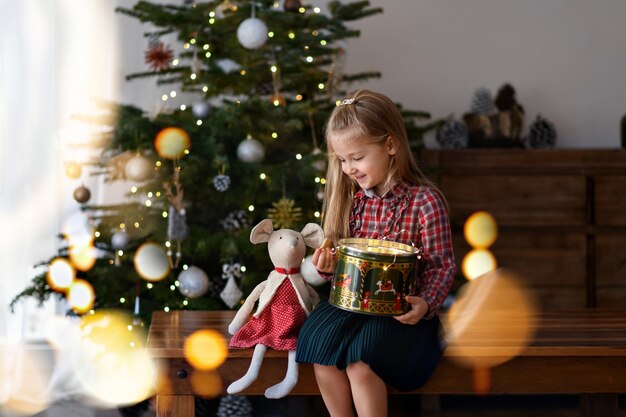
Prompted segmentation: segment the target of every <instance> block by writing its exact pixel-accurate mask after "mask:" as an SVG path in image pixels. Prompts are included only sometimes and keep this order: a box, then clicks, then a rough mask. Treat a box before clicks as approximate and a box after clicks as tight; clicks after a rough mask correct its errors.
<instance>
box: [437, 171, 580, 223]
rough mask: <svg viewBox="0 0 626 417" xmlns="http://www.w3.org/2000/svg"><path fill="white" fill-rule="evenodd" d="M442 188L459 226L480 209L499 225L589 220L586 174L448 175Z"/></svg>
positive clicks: (454, 219)
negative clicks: (493, 218) (490, 215)
mask: <svg viewBox="0 0 626 417" xmlns="http://www.w3.org/2000/svg"><path fill="white" fill-rule="evenodd" d="M440 186H441V189H442V191H443V193H444V194H445V196H446V198H447V199H448V201H449V202H450V217H451V219H452V221H453V222H455V223H457V224H462V222H464V221H465V219H466V218H467V217H468V216H469V215H470V214H472V213H473V212H476V211H479V210H486V211H488V212H490V213H491V214H492V215H493V216H494V217H495V218H496V221H497V222H498V224H499V225H511V226H518V225H519V226H521V225H530V226H552V225H563V226H580V225H585V224H586V221H587V203H586V200H587V184H586V179H585V177H584V176H582V175H556V176H555V175H509V176H502V175H471V174H468V175H456V174H454V175H452V174H446V175H442V176H441V177H440Z"/></svg>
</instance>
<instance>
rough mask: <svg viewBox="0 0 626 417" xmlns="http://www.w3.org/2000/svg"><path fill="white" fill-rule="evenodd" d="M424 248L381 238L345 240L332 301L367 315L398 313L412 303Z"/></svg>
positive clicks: (343, 307) (331, 296)
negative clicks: (416, 272) (411, 297)
mask: <svg viewBox="0 0 626 417" xmlns="http://www.w3.org/2000/svg"><path fill="white" fill-rule="evenodd" d="M419 259H421V250H419V249H418V248H416V247H414V246H410V245H406V244H403V243H397V242H391V241H387V240H379V239H360V238H351V239H342V240H340V241H339V249H338V250H337V267H336V268H335V274H334V276H333V280H332V285H331V293H330V297H329V300H328V301H329V302H330V303H331V304H333V305H335V306H337V307H339V308H342V309H345V310H350V311H354V312H358V313H364V314H374V315H387V316H396V315H401V314H404V313H406V312H407V311H408V310H409V308H410V306H409V304H408V303H407V302H406V301H405V299H404V297H405V296H406V295H408V294H413V293H415V291H414V290H415V289H414V288H413V285H414V282H413V280H414V279H415V270H416V268H418V261H419Z"/></svg>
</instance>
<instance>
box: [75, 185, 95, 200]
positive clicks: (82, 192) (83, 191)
mask: <svg viewBox="0 0 626 417" xmlns="http://www.w3.org/2000/svg"><path fill="white" fill-rule="evenodd" d="M90 198H91V191H89V188H87V187H85V186H84V185H81V186H80V187H78V188H77V189H75V190H74V200H76V201H78V202H79V203H86V202H87V201H89V199H90Z"/></svg>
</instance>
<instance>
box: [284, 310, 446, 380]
mask: <svg viewBox="0 0 626 417" xmlns="http://www.w3.org/2000/svg"><path fill="white" fill-rule="evenodd" d="M440 333H441V323H440V322H439V318H438V317H434V318H432V319H430V320H420V321H419V322H418V323H417V324H415V325H409V324H402V323H400V322H399V321H397V320H396V319H394V318H393V317H389V316H372V315H367V314H361V313H354V312H350V311H346V310H342V309H340V308H337V307H335V306H333V305H331V304H329V303H328V302H327V301H322V302H321V303H320V304H319V305H318V306H317V307H316V308H315V309H314V310H313V312H312V313H311V315H310V316H309V318H308V319H307V320H306V321H305V322H304V326H303V327H302V329H301V330H300V335H299V336H298V348H297V351H296V361H297V362H301V363H317V364H320V365H327V366H336V367H337V368H339V369H342V370H343V369H345V368H346V367H347V366H348V365H349V364H351V363H355V362H359V361H363V362H365V363H367V364H368V365H369V366H370V368H371V369H372V370H373V371H374V372H375V373H376V374H377V375H378V376H379V377H380V378H381V379H382V380H383V381H385V382H386V383H387V384H389V385H390V386H392V387H394V388H396V389H398V390H400V391H410V390H413V389H416V388H419V387H420V386H422V385H424V383H426V381H427V380H428V378H430V375H431V374H432V372H433V370H434V369H435V367H436V366H437V362H439V359H441V355H442V349H441V344H440V338H441V334H440Z"/></svg>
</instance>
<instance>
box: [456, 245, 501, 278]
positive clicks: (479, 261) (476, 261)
mask: <svg viewBox="0 0 626 417" xmlns="http://www.w3.org/2000/svg"><path fill="white" fill-rule="evenodd" d="M497 267H498V262H497V261H496V257H495V256H494V255H493V253H491V251H489V250H488V249H474V250H471V251H469V252H468V253H467V254H466V255H465V256H464V257H463V261H462V263H461V270H462V271H463V275H465V278H467V279H468V280H473V279H476V278H477V277H479V276H481V275H482V274H484V273H487V272H489V271H493V270H494V269H496V268H497Z"/></svg>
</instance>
